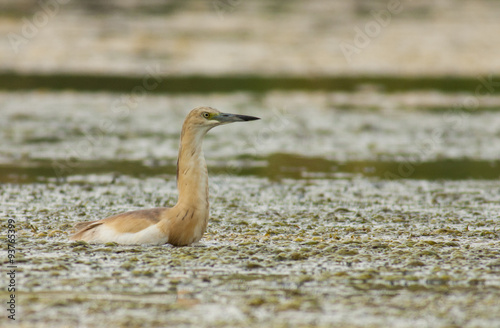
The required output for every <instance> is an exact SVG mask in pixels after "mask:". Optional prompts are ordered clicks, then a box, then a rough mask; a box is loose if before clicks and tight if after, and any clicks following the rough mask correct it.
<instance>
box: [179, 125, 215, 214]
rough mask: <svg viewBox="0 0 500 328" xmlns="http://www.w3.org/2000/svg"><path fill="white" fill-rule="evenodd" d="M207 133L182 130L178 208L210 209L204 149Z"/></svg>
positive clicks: (193, 129) (197, 130)
mask: <svg viewBox="0 0 500 328" xmlns="http://www.w3.org/2000/svg"><path fill="white" fill-rule="evenodd" d="M206 132H207V131H203V130H199V129H196V128H186V127H185V126H184V127H183V128H182V133H181V142H180V147H179V157H178V159H177V189H178V191H179V199H178V200H177V204H176V207H187V208H200V209H202V208H203V209H204V208H207V209H208V206H209V203H208V171H207V164H206V162H205V157H204V154H203V149H202V141H203V137H204V136H205V134H206Z"/></svg>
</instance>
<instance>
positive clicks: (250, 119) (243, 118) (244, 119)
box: [239, 115, 260, 121]
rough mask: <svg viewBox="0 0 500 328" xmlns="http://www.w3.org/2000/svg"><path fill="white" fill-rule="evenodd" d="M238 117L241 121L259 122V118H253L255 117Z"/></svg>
mask: <svg viewBox="0 0 500 328" xmlns="http://www.w3.org/2000/svg"><path fill="white" fill-rule="evenodd" d="M239 117H240V118H241V119H242V120H243V121H255V120H260V117H255V116H248V115H239Z"/></svg>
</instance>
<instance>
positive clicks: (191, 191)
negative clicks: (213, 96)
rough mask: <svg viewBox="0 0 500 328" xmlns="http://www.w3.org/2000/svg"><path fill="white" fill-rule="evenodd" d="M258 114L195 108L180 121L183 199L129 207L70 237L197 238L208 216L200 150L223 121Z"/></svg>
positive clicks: (186, 241)
mask: <svg viewBox="0 0 500 328" xmlns="http://www.w3.org/2000/svg"><path fill="white" fill-rule="evenodd" d="M257 119H258V118H257V117H252V116H245V115H234V114H225V113H220V112H219V111H218V110H216V109H213V108H210V107H198V108H195V109H193V110H192V111H191V112H190V113H189V114H188V116H187V117H186V120H185V121H184V124H183V126H182V132H181V142H180V147H179V157H178V159H177V189H178V191H179V198H178V201H177V204H176V205H175V206H174V207H171V208H168V207H159V208H152V209H145V210H138V211H132V212H126V213H121V214H117V215H114V216H110V217H108V218H105V219H102V220H98V221H92V222H83V223H78V224H77V225H76V229H77V232H76V233H75V234H74V235H73V236H71V239H72V240H85V241H87V242H96V243H106V242H116V243H118V244H127V245H136V244H151V245H162V244H166V243H169V244H172V245H175V246H185V245H190V244H192V243H195V242H198V241H199V240H200V239H201V237H202V236H203V233H204V232H205V230H206V228H207V225H208V219H209V211H210V208H209V201H208V171H207V165H206V163H205V157H204V154H203V150H202V141H203V137H204V136H205V134H206V133H207V132H208V131H209V130H210V129H211V128H213V127H215V126H217V125H221V124H226V123H232V122H239V121H242V122H243V121H252V120H257Z"/></svg>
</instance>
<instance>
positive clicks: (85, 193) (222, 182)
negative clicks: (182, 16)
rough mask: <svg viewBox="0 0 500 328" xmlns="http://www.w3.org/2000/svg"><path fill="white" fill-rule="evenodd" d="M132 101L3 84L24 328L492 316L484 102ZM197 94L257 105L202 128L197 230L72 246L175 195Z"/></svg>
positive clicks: (492, 170)
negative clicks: (206, 178)
mask: <svg viewBox="0 0 500 328" xmlns="http://www.w3.org/2000/svg"><path fill="white" fill-rule="evenodd" d="M129 96H130V95H127V94H124V95H123V94H115V93H105V92H101V93H86V92H69V91H66V92H40V91H18V92H14V93H11V92H8V93H7V92H5V93H1V94H0V99H1V101H2V104H3V108H2V109H3V113H2V114H3V115H4V117H6V120H3V121H2V129H1V131H2V132H1V133H2V140H3V141H4V142H3V143H2V145H1V146H0V156H1V158H2V164H1V165H0V167H1V168H2V170H1V174H0V180H1V182H2V184H1V187H0V188H1V202H0V209H1V212H2V213H3V215H2V217H1V220H2V224H3V225H6V223H7V220H8V219H9V218H14V219H15V220H16V229H17V247H18V252H17V254H16V263H17V264H18V269H17V272H18V273H17V276H18V281H19V282H18V288H19V289H18V297H19V308H18V315H19V317H20V318H21V323H22V326H46V327H59V326H60V327H66V326H82V327H97V326H101V325H102V323H103V322H106V323H107V324H108V325H112V326H124V327H134V326H141V325H145V326H159V327H160V326H164V325H165V324H168V325H176V326H191V325H196V326H202V327H214V326H231V327H248V326H255V327H274V326H285V327H286V326H289V327H311V326H312V327H331V326H342V327H361V326H363V327H367V326H368V327H387V326H392V327H455V326H456V327H459V326H460V327H481V326H482V327H494V326H498V322H500V321H499V320H500V316H499V314H498V313H499V311H498V309H499V307H500V303H499V302H500V301H499V300H500V261H499V256H500V247H499V243H498V238H499V236H498V234H499V232H498V231H499V227H500V226H499V214H498V213H499V210H500V183H499V182H498V177H499V171H500V170H499V168H498V165H499V163H498V160H497V159H496V155H495V154H498V151H499V150H498V147H499V145H498V143H495V142H491V140H494V139H495V138H498V131H499V127H500V120H499V119H498V115H497V114H496V112H495V110H494V107H495V106H498V104H499V103H500V97H498V96H495V95H491V96H489V97H487V98H484V99H483V98H482V99H481V104H482V106H481V107H479V108H477V109H476V110H474V111H466V110H465V109H464V108H462V109H460V108H457V107H454V106H455V105H454V104H456V103H460V102H461V101H463V99H465V98H464V97H466V95H463V94H453V93H452V94H450V93H440V92H424V91H413V92H403V93H396V94H392V93H391V94H387V93H380V92H375V91H370V90H365V91H358V92H351V93H346V92H324V91H317V92H314V93H311V92H299V91H295V92H286V91H274V92H269V93H253V92H239V93H225V94H218V93H216V94H209V95H196V94H186V95H182V94H180V95H162V94H157V95H148V96H145V97H143V98H141V99H140V100H139V101H137V102H136V107H135V108H129V110H128V111H127V112H121V111H120V110H123V108H124V107H114V106H115V105H116V101H117V99H118V101H120V99H123V97H125V98H126V97H129ZM200 103H203V104H209V105H213V106H215V107H217V108H220V109H221V110H225V111H229V112H238V113H246V114H250V115H256V116H260V117H262V120H261V121H259V122H256V123H255V124H244V125H243V124H242V125H236V124H234V125H231V126H224V127H220V128H217V129H214V130H213V131H211V132H210V133H209V134H208V135H207V138H206V140H205V142H204V148H205V155H206V157H207V162H208V164H209V171H210V184H211V185H210V190H211V204H212V216H211V221H210V224H209V228H208V232H207V233H206V235H205V236H204V238H203V239H202V241H201V243H200V244H199V245H197V246H193V247H182V248H174V247H171V246H168V245H166V246H161V247H143V246H134V247H132V246H118V245H115V244H106V245H89V244H86V243H83V242H69V241H68V235H69V233H70V231H71V228H72V225H73V224H74V223H76V222H80V221H85V220H94V219H99V218H103V217H106V216H108V215H111V214H113V213H117V212H122V211H127V210H133V209H139V208H148V207H155V206H172V205H173V204H174V203H175V201H176V186H175V161H176V156H177V146H178V134H179V131H180V126H181V123H182V120H183V119H184V116H185V114H186V113H187V111H188V110H189V109H190V108H191V107H194V106H196V105H199V104H200ZM34 107H36V108H37V110H36V111H35V110H33V108H34ZM2 238H3V240H4V241H5V240H6V239H5V237H4V236H3V237H2ZM4 263H5V264H6V263H7V261H6V260H5V261H4ZM2 295H7V294H6V292H3V294H2ZM2 320H4V318H2Z"/></svg>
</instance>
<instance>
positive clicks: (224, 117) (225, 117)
mask: <svg viewBox="0 0 500 328" xmlns="http://www.w3.org/2000/svg"><path fill="white" fill-rule="evenodd" d="M212 119H213V120H216V121H219V122H221V123H232V122H245V121H255V120H260V117H255V116H248V115H238V114H227V113H220V114H219V115H217V116H214V117H212Z"/></svg>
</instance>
